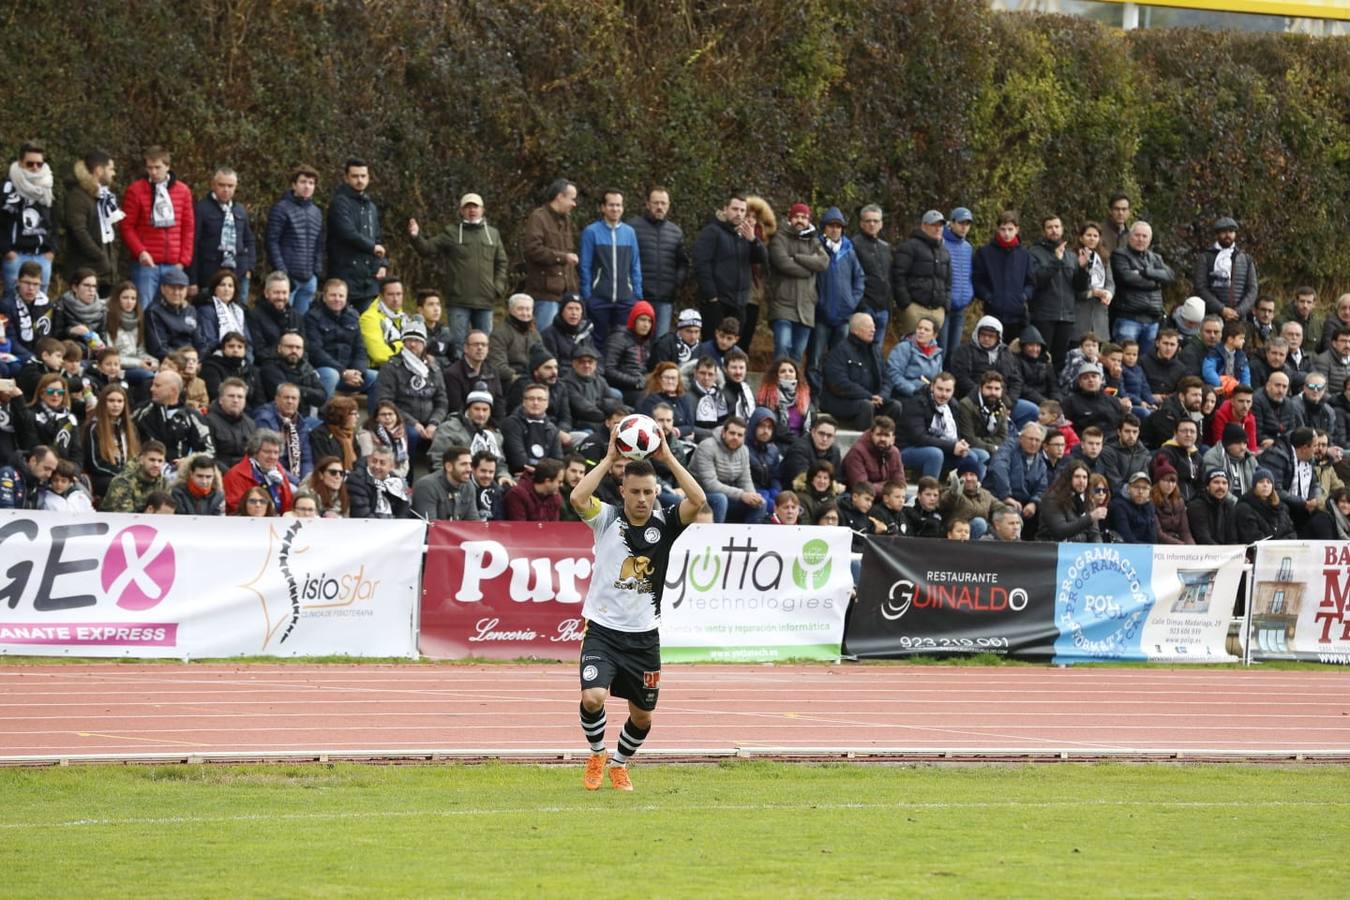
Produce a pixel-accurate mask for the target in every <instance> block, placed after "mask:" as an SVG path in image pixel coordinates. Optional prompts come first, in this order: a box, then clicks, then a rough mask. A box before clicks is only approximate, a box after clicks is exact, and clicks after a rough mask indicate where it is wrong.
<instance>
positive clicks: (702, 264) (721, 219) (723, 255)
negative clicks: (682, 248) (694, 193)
mask: <svg viewBox="0 0 1350 900" xmlns="http://www.w3.org/2000/svg"><path fill="white" fill-rule="evenodd" d="M745 213H746V206H745V197H744V196H743V195H741V194H732V195H731V196H730V197H729V198H727V202H726V205H725V206H723V207H722V209H721V210H719V211H718V213H717V216H716V217H715V218H714V219H713V220H712V221H711V222H709V223H708V224H707V225H705V226H703V230H702V231H700V232H699V233H698V238H697V239H696V240H695V241H694V277H695V278H696V279H698V291H699V296H700V298H701V299H702V300H703V304H704V312H703V316H704V318H705V319H708V320H709V321H712V322H720V321H722V320H723V319H725V318H728V317H731V318H735V319H738V320H739V319H744V318H745V306H746V304H747V303H748V302H749V300H750V286H751V278H750V265H751V264H752V263H759V264H760V265H768V264H769V253H768V250H767V249H766V248H765V246H764V242H763V241H761V240H760V239H759V238H757V237H756V236H755V228H754V226H753V225H751V224H750V222H749V220H747V219H746V215H745Z"/></svg>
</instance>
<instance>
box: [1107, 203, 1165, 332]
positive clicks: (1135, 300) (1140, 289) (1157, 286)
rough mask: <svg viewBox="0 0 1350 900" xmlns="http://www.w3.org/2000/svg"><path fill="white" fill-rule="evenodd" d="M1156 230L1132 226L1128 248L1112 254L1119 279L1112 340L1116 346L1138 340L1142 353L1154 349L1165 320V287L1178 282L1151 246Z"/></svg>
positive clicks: (1142, 225)
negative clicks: (1160, 327)
mask: <svg viewBox="0 0 1350 900" xmlns="http://www.w3.org/2000/svg"><path fill="white" fill-rule="evenodd" d="M1152 243H1153V228H1152V226H1150V225H1149V224H1148V223H1147V222H1135V223H1134V225H1132V226H1131V227H1130V237H1129V242H1128V245H1127V246H1125V247H1117V248H1116V249H1115V251H1114V252H1112V254H1111V273H1112V275H1114V276H1115V279H1116V288H1117V291H1118V293H1117V296H1116V298H1115V300H1114V301H1113V302H1112V305H1113V306H1114V307H1115V310H1116V317H1115V322H1114V323H1113V325H1112V327H1111V337H1112V339H1113V340H1114V341H1115V342H1116V343H1117V344H1120V343H1124V342H1125V341H1138V342H1139V352H1140V353H1143V354H1144V355H1147V354H1148V353H1149V351H1151V350H1152V349H1153V342H1154V341H1155V340H1156V339H1157V337H1158V329H1159V326H1160V325H1161V323H1162V319H1163V297H1162V292H1163V288H1164V287H1166V286H1167V285H1169V284H1171V283H1172V282H1174V281H1176V274H1175V273H1174V272H1173V271H1172V270H1171V269H1170V268H1169V267H1168V265H1167V264H1166V263H1165V262H1163V258H1162V257H1161V256H1159V255H1158V254H1157V253H1156V252H1155V251H1153V250H1150V249H1149V246H1150V245H1151V244H1152Z"/></svg>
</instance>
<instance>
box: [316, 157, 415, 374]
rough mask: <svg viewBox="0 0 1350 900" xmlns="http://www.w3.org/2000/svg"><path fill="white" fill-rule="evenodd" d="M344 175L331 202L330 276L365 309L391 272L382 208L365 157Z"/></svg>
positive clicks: (349, 165)
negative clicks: (374, 197)
mask: <svg viewBox="0 0 1350 900" xmlns="http://www.w3.org/2000/svg"><path fill="white" fill-rule="evenodd" d="M342 178H343V183H342V184H340V185H338V187H337V190H335V191H334V192H333V199H332V200H331V201H330V202H329V204H328V228H327V231H326V232H325V240H326V242H327V258H328V277H329V278H341V279H342V280H343V281H345V282H347V300H348V302H349V303H351V304H352V306H354V307H356V309H358V310H360V311H362V312H364V311H365V309H366V307H368V306H370V302H371V299H372V298H374V296H375V295H376V294H377V293H379V292H380V289H381V280H382V279H383V278H384V277H385V275H386V274H387V272H388V269H387V266H388V254H387V253H386V252H385V248H384V244H383V243H382V241H383V233H382V231H381V228H380V208H379V206H377V205H376V203H375V201H374V200H372V199H371V198H370V195H369V193H367V191H368V189H369V188H370V167H369V166H368V165H367V164H366V161H365V160H363V159H358V158H356V157H352V158H350V159H348V160H347V162H346V164H345V165H344V166H343V170H342ZM400 300H401V298H400ZM401 305H402V304H401V302H400V306H401ZM374 357H375V354H373V353H372V354H371V358H372V360H373V359H374ZM382 363H383V360H380V362H379V363H376V364H375V366H374V368H379V366H380V364H382Z"/></svg>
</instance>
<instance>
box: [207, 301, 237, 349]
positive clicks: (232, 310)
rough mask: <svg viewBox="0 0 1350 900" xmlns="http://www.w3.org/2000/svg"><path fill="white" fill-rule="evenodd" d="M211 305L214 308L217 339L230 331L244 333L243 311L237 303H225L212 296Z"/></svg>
mask: <svg viewBox="0 0 1350 900" xmlns="http://www.w3.org/2000/svg"><path fill="white" fill-rule="evenodd" d="M211 305H212V306H214V307H215V309H216V340H217V341H219V340H221V339H223V338H224V337H225V335H227V334H229V333H230V332H231V331H237V332H239V333H240V334H243V333H244V311H243V310H242V309H240V308H239V304H238V303H226V302H224V301H223V300H219V299H217V298H215V297H212V298H211Z"/></svg>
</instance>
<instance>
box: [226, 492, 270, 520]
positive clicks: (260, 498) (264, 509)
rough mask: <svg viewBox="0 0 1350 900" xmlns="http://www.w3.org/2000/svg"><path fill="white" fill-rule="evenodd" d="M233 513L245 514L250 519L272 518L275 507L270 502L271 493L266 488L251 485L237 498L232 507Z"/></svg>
mask: <svg viewBox="0 0 1350 900" xmlns="http://www.w3.org/2000/svg"><path fill="white" fill-rule="evenodd" d="M234 514H235V515H236V516H246V517H248V518H250V519H267V518H274V517H275V516H276V514H277V507H276V504H275V503H273V502H272V495H271V494H269V493H268V492H267V488H265V487H261V486H258V487H251V488H249V489H248V490H247V491H246V492H245V493H244V496H243V497H241V498H240V499H239V504H238V505H237V506H235V508H234Z"/></svg>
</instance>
